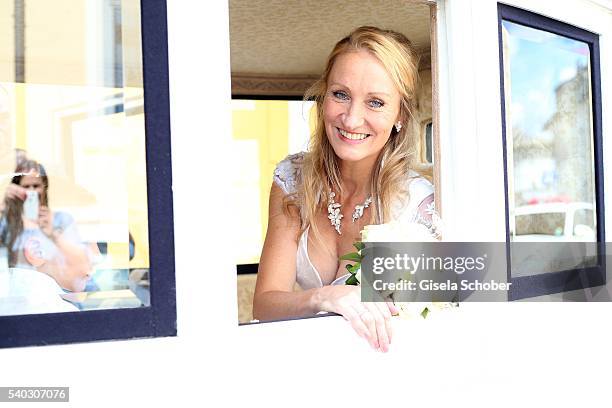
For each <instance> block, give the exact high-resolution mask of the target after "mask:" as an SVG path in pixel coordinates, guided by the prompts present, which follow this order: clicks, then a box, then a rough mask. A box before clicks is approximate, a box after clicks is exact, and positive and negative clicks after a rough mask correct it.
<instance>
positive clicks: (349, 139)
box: [336, 127, 370, 144]
mask: <svg viewBox="0 0 612 408" xmlns="http://www.w3.org/2000/svg"><path fill="white" fill-rule="evenodd" d="M336 131H337V134H338V137H339V138H340V139H341V140H342V141H343V142H346V143H349V144H360V143H363V142H365V141H366V140H367V139H368V138H369V137H370V134H369V133H351V132H347V131H346V130H343V129H340V128H338V127H337V128H336Z"/></svg>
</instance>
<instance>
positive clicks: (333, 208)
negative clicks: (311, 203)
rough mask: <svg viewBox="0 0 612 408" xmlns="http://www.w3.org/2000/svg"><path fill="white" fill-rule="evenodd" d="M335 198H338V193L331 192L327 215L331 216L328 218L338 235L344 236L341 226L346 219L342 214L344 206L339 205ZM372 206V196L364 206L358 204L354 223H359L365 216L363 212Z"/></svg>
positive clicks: (354, 212)
mask: <svg viewBox="0 0 612 408" xmlns="http://www.w3.org/2000/svg"><path fill="white" fill-rule="evenodd" d="M334 197H336V193H334V192H333V191H331V190H330V192H329V199H328V201H327V213H328V214H329V215H328V216H327V218H329V220H330V221H331V225H332V227H334V228H335V229H336V232H337V233H338V235H342V232H340V225H341V224H342V218H343V217H344V215H342V214H340V209H341V208H342V204H340V203H337V202H336V201H335V200H334ZM370 204H372V196H369V197H368V198H366V200H365V201H364V202H363V204H361V205H360V204H357V205H356V206H355V210H354V211H353V222H355V221H357V220H358V219H359V218H361V217H362V216H363V210H365V209H366V208H368V207H369V206H370Z"/></svg>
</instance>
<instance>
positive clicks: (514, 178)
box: [502, 21, 597, 276]
mask: <svg viewBox="0 0 612 408" xmlns="http://www.w3.org/2000/svg"><path fill="white" fill-rule="evenodd" d="M502 36H503V52H504V87H505V90H504V95H505V108H506V109H505V112H506V118H505V119H506V148H507V166H508V168H507V171H508V203H509V209H510V238H511V240H512V242H561V243H562V242H576V241H580V242H595V241H596V231H597V225H596V218H595V217H594V212H595V211H597V208H596V205H595V162H594V150H593V144H594V143H593V128H592V103H591V100H592V99H591V67H590V50H589V46H588V44H586V43H584V42H581V41H577V40H574V39H571V38H567V37H563V36H560V35H556V34H552V33H549V32H547V31H543V30H538V29H534V28H530V27H526V26H523V25H520V24H516V23H512V22H509V21H502ZM547 248H549V247H547ZM555 248H562V247H561V246H555ZM573 248H575V246H574V247H573ZM554 252H555V251H550V252H548V253H546V254H538V256H541V257H548V258H547V259H545V260H544V262H543V263H533V264H532V265H533V267H530V266H529V260H528V259H525V258H522V257H518V256H515V255H516V254H514V253H513V258H512V269H513V270H512V274H513V275H514V276H520V275H528V274H534V273H541V272H556V271H560V270H565V269H568V268H571V267H576V266H584V265H585V262H587V263H588V262H589V261H587V260H586V259H587V258H585V254H584V253H573V254H572V255H571V256H570V257H569V258H571V259H568V255H567V254H564V253H562V251H561V250H559V252H557V253H554ZM522 255H525V254H522ZM531 255H533V254H531ZM531 255H530V256H531ZM560 258H564V259H566V260H567V262H565V263H564V262H560V261H559V260H560Z"/></svg>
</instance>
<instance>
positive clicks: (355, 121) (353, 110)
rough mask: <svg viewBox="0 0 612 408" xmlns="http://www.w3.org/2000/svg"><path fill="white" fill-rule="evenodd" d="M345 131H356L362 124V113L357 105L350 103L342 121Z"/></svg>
mask: <svg viewBox="0 0 612 408" xmlns="http://www.w3.org/2000/svg"><path fill="white" fill-rule="evenodd" d="M342 122H343V125H344V127H345V129H346V130H349V131H352V130H357V129H358V128H359V127H360V126H361V125H363V122H364V112H363V109H362V107H361V105H360V104H359V103H351V104H350V106H349V107H348V110H347V111H346V113H345V114H344V118H343V120H342Z"/></svg>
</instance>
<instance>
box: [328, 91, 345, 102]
mask: <svg viewBox="0 0 612 408" xmlns="http://www.w3.org/2000/svg"><path fill="white" fill-rule="evenodd" d="M332 95H334V96H335V97H336V98H338V99H342V100H347V99H348V95H347V94H346V92H343V91H334V92H332Z"/></svg>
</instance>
